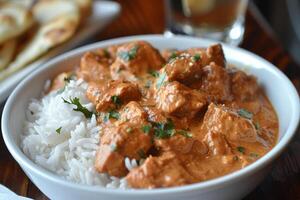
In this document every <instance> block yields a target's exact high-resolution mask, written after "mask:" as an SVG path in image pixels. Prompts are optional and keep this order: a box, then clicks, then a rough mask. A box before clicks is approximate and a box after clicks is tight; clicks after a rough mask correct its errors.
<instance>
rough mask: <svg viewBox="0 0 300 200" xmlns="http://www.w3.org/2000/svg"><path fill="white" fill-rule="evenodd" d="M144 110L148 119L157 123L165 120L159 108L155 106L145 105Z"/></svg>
mask: <svg viewBox="0 0 300 200" xmlns="http://www.w3.org/2000/svg"><path fill="white" fill-rule="evenodd" d="M145 110H146V112H147V114H148V121H151V122H157V123H165V122H167V118H166V117H165V116H164V114H163V113H162V112H161V110H159V109H157V108H156V107H145Z"/></svg>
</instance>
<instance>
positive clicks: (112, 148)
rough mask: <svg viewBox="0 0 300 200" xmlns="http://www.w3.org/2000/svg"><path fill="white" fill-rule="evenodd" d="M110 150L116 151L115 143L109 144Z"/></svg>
mask: <svg viewBox="0 0 300 200" xmlns="http://www.w3.org/2000/svg"><path fill="white" fill-rule="evenodd" d="M110 150H111V151H117V150H118V146H117V145H116V144H111V145H110Z"/></svg>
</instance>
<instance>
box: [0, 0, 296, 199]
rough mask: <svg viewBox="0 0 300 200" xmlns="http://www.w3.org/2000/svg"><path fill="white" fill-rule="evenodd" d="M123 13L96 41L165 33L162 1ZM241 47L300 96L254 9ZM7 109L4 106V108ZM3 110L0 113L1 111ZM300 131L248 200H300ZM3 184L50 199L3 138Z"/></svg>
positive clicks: (290, 68)
mask: <svg viewBox="0 0 300 200" xmlns="http://www.w3.org/2000/svg"><path fill="white" fill-rule="evenodd" d="M119 3H120V4H121V5H122V13H121V15H120V16H119V18H118V19H116V20H115V21H114V22H113V23H112V24H110V25H109V26H108V27H107V28H106V29H105V30H104V31H102V32H101V33H99V34H98V35H97V36H96V37H95V38H94V40H95V41H100V40H104V39H109V38H115V37H121V36H127V35H138V34H159V33H162V32H163V31H164V5H163V1H162V0H151V1H143V0H119ZM241 47H242V48H244V49H247V50H249V51H251V52H254V53H256V54H258V55H259V56H261V57H263V58H265V59H267V60H268V61H270V62H271V63H273V64H274V65H276V66H278V68H280V69H281V70H282V71H283V72H284V73H285V74H286V75H287V76H288V77H289V78H290V79H291V80H292V82H293V83H294V85H295V86H296V88H297V90H298V92H300V68H299V66H298V65H297V64H296V63H295V62H294V61H293V60H292V58H291V57H290V55H289V54H288V53H287V52H286V51H285V50H284V49H283V48H282V47H281V46H280V44H279V43H278V41H277V40H276V38H275V37H274V35H273V33H272V31H271V29H270V28H269V27H268V25H267V24H266V23H265V22H264V20H263V18H262V17H261V16H260V13H259V12H257V9H256V8H255V7H254V6H253V5H250V6H249V8H248V11H247V14H246V31H245V37H244V41H243V43H242V44H241ZM2 106H3V105H2ZM2 106H0V113H1V109H2V108H1V107H2ZM299 133H300V131H299V130H298V135H297V136H296V138H295V139H294V141H293V142H292V143H291V144H290V145H289V148H288V149H287V150H286V151H285V152H284V153H283V154H282V156H281V157H280V158H279V159H278V160H277V161H276V162H275V163H274V165H273V169H272V171H271V172H270V173H269V175H268V176H267V177H266V178H265V180H264V181H263V182H262V183H261V184H260V185H259V186H258V187H257V188H256V189H255V190H254V191H252V192H251V193H250V194H249V195H248V196H247V197H245V200H251V199H272V200H275V199H300V153H299V152H300V134H299ZM0 183H1V184H3V185H5V186H7V187H9V188H10V189H11V190H13V191H14V192H16V193H17V194H19V195H23V196H28V197H31V198H34V199H48V198H47V197H46V196H45V195H43V193H42V192H40V191H39V189H38V188H37V187H36V186H35V185H34V184H33V183H32V182H31V181H30V180H29V179H28V178H27V176H26V175H25V174H24V172H23V171H22V170H21V168H20V167H19V165H18V164H17V163H16V161H15V160H14V159H13V158H12V157H11V155H10V154H9V152H8V151H7V149H6V147H5V145H4V142H3V139H2V136H0Z"/></svg>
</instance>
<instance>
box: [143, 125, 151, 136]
mask: <svg viewBox="0 0 300 200" xmlns="http://www.w3.org/2000/svg"><path fill="white" fill-rule="evenodd" d="M142 131H143V132H144V133H146V134H149V133H150V131H151V125H144V126H142Z"/></svg>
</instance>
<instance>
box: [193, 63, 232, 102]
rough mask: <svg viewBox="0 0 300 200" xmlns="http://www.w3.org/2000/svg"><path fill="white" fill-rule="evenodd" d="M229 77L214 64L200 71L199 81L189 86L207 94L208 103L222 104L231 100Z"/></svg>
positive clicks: (222, 69)
mask: <svg viewBox="0 0 300 200" xmlns="http://www.w3.org/2000/svg"><path fill="white" fill-rule="evenodd" d="M230 84H231V83H230V76H229V75H228V73H227V71H226V70H225V69H224V68H222V67H220V66H218V65H216V64H215V63H214V62H213V63H211V64H210V65H207V66H206V67H204V68H203V69H202V75H201V81H199V82H197V83H194V84H193V85H191V88H194V89H200V90H202V91H203V92H205V93H206V94H207V99H208V102H214V101H217V102H224V101H228V100H231V99H232V95H231V85H230Z"/></svg>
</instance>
